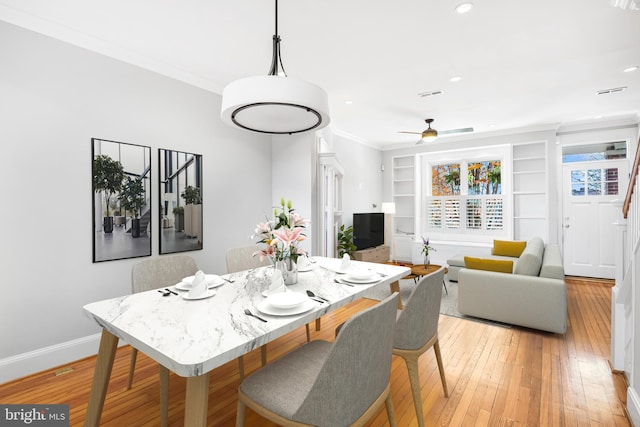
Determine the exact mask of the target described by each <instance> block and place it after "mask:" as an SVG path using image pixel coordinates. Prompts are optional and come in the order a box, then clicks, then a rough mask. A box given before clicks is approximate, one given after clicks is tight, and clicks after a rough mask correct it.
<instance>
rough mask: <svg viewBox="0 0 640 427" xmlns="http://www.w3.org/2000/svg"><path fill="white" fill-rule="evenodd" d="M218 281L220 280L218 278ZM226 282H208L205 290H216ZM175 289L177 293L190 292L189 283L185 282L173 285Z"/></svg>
mask: <svg viewBox="0 0 640 427" xmlns="http://www.w3.org/2000/svg"><path fill="white" fill-rule="evenodd" d="M218 279H220V278H218ZM225 283H226V282H225V281H224V280H222V279H220V280H218V281H214V282H208V283H207V288H209V289H213V288H217V287H218V286H222V285H224V284H225ZM175 288H176V289H177V290H179V291H190V290H191V283H186V282H180V283H177V284H176V285H175Z"/></svg>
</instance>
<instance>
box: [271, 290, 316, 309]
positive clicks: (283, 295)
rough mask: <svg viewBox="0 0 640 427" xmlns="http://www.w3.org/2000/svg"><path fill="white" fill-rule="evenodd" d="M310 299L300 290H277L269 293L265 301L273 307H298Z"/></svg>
mask: <svg viewBox="0 0 640 427" xmlns="http://www.w3.org/2000/svg"><path fill="white" fill-rule="evenodd" d="M308 299H309V298H308V297H307V296H306V295H305V294H303V293H300V292H277V293H275V294H271V295H269V296H268V297H267V299H266V300H265V301H266V302H267V303H268V304H270V305H271V306H272V307H275V308H281V309H287V308H293V307H297V306H299V305H300V304H302V303H304V302H305V301H306V300H308Z"/></svg>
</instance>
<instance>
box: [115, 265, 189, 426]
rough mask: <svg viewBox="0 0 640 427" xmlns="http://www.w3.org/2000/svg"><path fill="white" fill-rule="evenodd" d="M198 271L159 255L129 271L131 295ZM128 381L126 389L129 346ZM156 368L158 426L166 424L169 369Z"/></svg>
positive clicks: (133, 362) (133, 356) (132, 365)
mask: <svg viewBox="0 0 640 427" xmlns="http://www.w3.org/2000/svg"><path fill="white" fill-rule="evenodd" d="M197 271H198V265H197V264H196V262H195V260H194V259H193V258H191V257H190V256H187V255H172V256H163V257H161V258H153V259H147V260H144V261H140V262H137V263H136V264H134V265H133V268H132V269H131V290H132V292H133V293H137V292H144V291H150V290H153V289H158V288H165V287H168V286H173V285H175V284H176V283H179V282H180V281H181V280H182V279H183V278H185V277H188V276H193V275H194V274H196V272H197ZM131 350H132V351H131V362H130V365H129V380H128V382H127V390H129V389H130V388H131V385H132V383H133V371H134V369H135V366H136V358H137V356H138V350H137V349H135V348H133V347H131ZM159 369H160V415H161V424H160V425H161V426H162V427H166V426H167V425H168V409H169V370H168V369H167V368H165V367H164V366H162V365H159Z"/></svg>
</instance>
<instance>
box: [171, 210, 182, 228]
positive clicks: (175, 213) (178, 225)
mask: <svg viewBox="0 0 640 427" xmlns="http://www.w3.org/2000/svg"><path fill="white" fill-rule="evenodd" d="M173 216H174V217H175V222H174V224H173V226H174V227H175V229H176V231H182V230H184V207H183V206H176V207H175V208H173Z"/></svg>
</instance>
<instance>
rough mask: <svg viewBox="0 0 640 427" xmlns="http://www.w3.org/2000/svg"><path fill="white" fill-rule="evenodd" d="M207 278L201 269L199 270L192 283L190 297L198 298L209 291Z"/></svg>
mask: <svg viewBox="0 0 640 427" xmlns="http://www.w3.org/2000/svg"><path fill="white" fill-rule="evenodd" d="M207 290H208V289H207V279H206V276H205V275H204V273H203V272H202V271H201V270H198V272H197V273H196V276H195V277H194V279H193V282H192V284H191V290H190V291H189V298H198V297H199V296H202V295H204V294H205V292H207Z"/></svg>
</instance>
